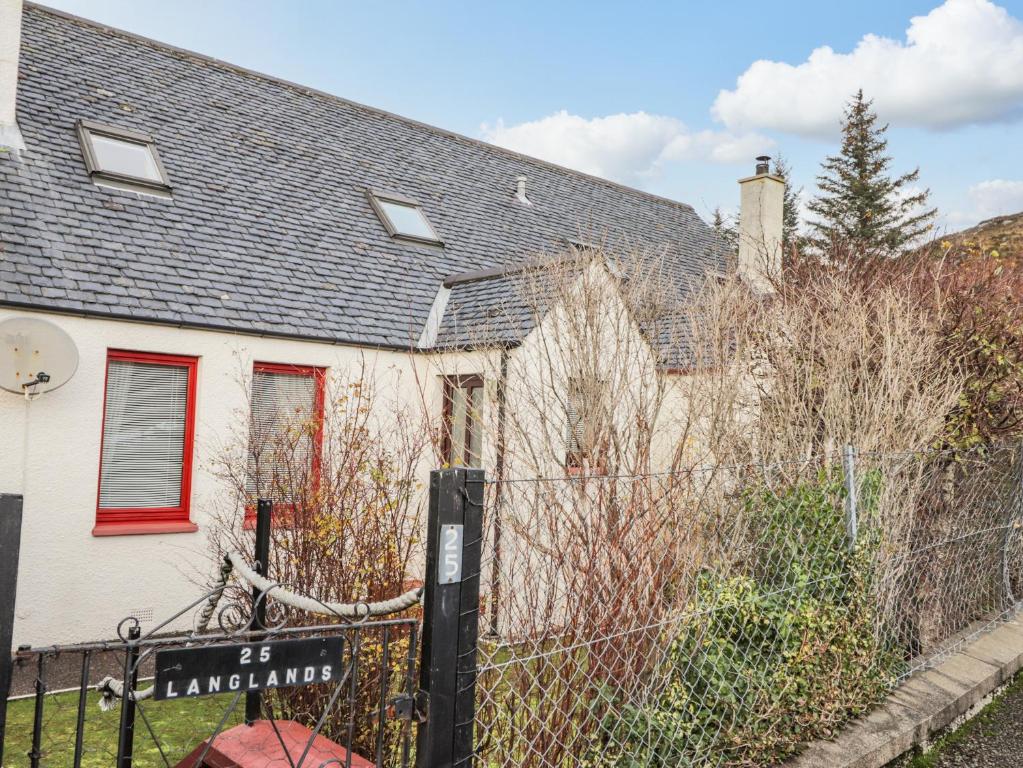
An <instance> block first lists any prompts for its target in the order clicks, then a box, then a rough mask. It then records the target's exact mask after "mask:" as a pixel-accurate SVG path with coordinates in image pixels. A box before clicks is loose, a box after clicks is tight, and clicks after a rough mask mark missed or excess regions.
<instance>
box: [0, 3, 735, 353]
mask: <svg viewBox="0 0 1023 768" xmlns="http://www.w3.org/2000/svg"><path fill="white" fill-rule="evenodd" d="M22 34H23V38H22V50H21V62H20V80H19V92H18V122H19V126H20V128H21V132H22V135H23V136H24V139H25V143H26V146H27V149H26V150H25V151H24V152H21V153H15V152H11V153H4V154H0V303H2V304H7V305H15V306H27V307H35V308H45V309H49V310H54V311H66V312H74V313H81V314H97V315H103V316H114V317H120V318H126V319H135V320H141V321H153V322H163V323H173V324H184V325H194V326H200V327H210V328H221V329H230V330H239V331H246V332H259V333H267V334H279V335H283V336H291V337H299V338H309V339H325V340H330V341H336V342H346V343H356V344H366V345H379V346H393V347H408V346H409V345H410V344H414V343H415V342H416V341H417V340H418V339H419V337H420V334H421V332H422V330H423V327H424V324H425V322H426V320H427V316H428V315H429V312H430V308H431V306H432V304H433V301H434V297H435V296H436V294H437V292H438V290H439V289H440V287H441V285H442V282H443V280H444V278H445V277H446V276H449V275H452V274H454V273H460V272H466V271H470V270H477V269H484V268H488V267H494V266H499V265H506V264H511V263H517V262H521V261H523V260H524V259H526V258H529V257H530V256H531V255H533V254H536V253H538V252H541V251H552V250H557V249H558V248H561V247H562V245H563V243H564V241H565V238H570V237H576V236H578V234H579V233H580V232H588V233H598V236H600V237H607V238H608V241H609V242H614V243H617V244H619V245H622V244H630V245H641V246H643V247H646V248H656V249H664V250H665V252H666V254H667V259H668V264H669V268H670V269H671V270H673V272H674V273H677V275H678V277H679V280H680V281H683V280H686V279H688V278H689V277H693V276H696V275H699V274H702V273H703V272H704V270H705V269H706V268H708V267H710V268H715V269H720V267H721V264H722V258H723V257H722V256H721V254H722V253H723V251H722V249H721V245H720V243H719V241H718V240H717V238H716V237H715V236H714V234H713V232H712V231H711V230H710V229H709V227H707V225H706V224H705V223H704V222H703V221H701V220H700V218H699V217H698V216H697V215H696V213H695V212H694V211H693V209H692V208H691V207H690V206H688V205H685V204H682V203H677V202H674V201H670V200H665V199H663V198H658V197H655V196H652V195H649V194H646V193H643V192H640V191H637V190H632V189H628V188H626V187H623V186H620V185H617V184H614V183H612V182H608V181H604V180H601V179H598V178H595V177H592V176H587V175H585V174H581V173H577V172H574V171H570V170H567V169H564V168H560V167H558V166H555V165H551V164H549V163H545V162H543V161H540V160H535V159H532V158H528V157H525V156H522V155H519V154H516V153H513V152H509V151H506V150H503V149H499V148H496V147H493V146H490V145H487V144H485V143H482V142H479V141H476V140H473V139H469V138H466V137H463V136H459V135H456V134H452V133H449V132H447V131H443V130H441V129H438V128H433V127H430V126H427V125H424V124H421V123H418V122H415V121H412V120H408V119H405V118H401V117H397V116H395V115H392V114H389V113H386V112H382V111H379V110H376V109H372V108H369V107H366V106H362V105H359V104H356V103H353V102H350V101H346V100H344V99H340V98H338V97H335V96H331V95H328V94H324V93H321V92H317V91H314V90H310V89H307V88H303V87H301V86H298V85H295V84H291V83H286V82H283V81H280V80H277V79H274V78H271V77H267V76H264V75H259V74H256V73H252V72H249V71H246V70H242V69H240V68H238V67H234V66H232V65H229V64H225V63H223V62H219V61H216V60H213V59H209V58H206V57H203V56H199V55H197V54H193V53H189V52H186V51H181V50H179V49H175V48H172V47H170V46H166V45H163V44H160V43H156V42H153V41H149V40H146V39H143V38H139V37H137V36H134V35H131V34H128V33H125V32H121V31H118V30H113V29H110V28H106V27H103V26H101V25H98V24H95V23H92V22H88V21H85V20H82V19H77V18H74V17H70V16H68V15H66V14H63V13H60V12H57V11H52V10H49V9H45V8H42V7H39V6H34V5H29V4H26V7H25V14H24V21H23V33H22ZM79 119H87V120H94V121H97V122H100V123H106V124H111V125H115V126H120V127H124V128H127V129H132V130H137V131H142V132H145V133H148V134H151V135H153V136H155V137H156V141H157V147H158V149H159V152H160V156H161V159H162V160H163V164H164V165H165V166H166V168H167V172H168V174H169V176H170V181H171V184H172V185H173V197H172V199H169V200H164V199H159V198H156V197H149V196H137V195H135V194H133V193H130V192H123V191H116V190H111V189H109V188H104V187H100V186H97V185H96V184H94V183H93V182H92V181H91V180H90V178H89V176H88V175H87V173H86V169H85V165H84V162H83V160H82V155H81V151H80V149H79V146H78V141H77V138H76V135H75V122H76V121H77V120H79ZM519 175H526V176H527V177H528V178H529V183H528V195H529V198H530V200H531V201H532V203H533V205H531V206H526V205H523V204H522V203H520V202H518V201H517V200H516V199H515V195H514V190H515V178H516V177H517V176H519ZM367 188H372V189H378V190H381V191H386V192H394V193H400V194H402V195H405V196H408V197H411V198H414V199H416V200H417V201H418V202H419V203H420V204H421V206H422V208H423V210H424V211H425V213H426V215H427V217H428V218H429V220H430V221H431V222H432V223H433V225H434V227H435V228H436V229H437V231H438V232H439V233H440V235H441V237H442V238H443V240H444V247H443V248H439V247H436V246H430V245H422V244H412V243H407V242H400V241H396V240H392V239H391V238H390V237H388V235H387V233H386V231H385V229H384V227H383V226H382V225H381V223H380V221H379V220H378V219H377V217H376V215H375V214H374V213H373V211H372V209H371V207H370V204H369V202H368V199H367V197H366V192H365V191H366V189H367ZM492 282H493V285H498V287H500V283H501V281H500V280H498V281H492ZM470 285H473V284H472V283H469V284H466V286H465V288H464V289H462V290H459V291H453V295H454V294H455V293H459V294H461V293H462V292H463V290H464V292H465V293H467V294H468V293H471V292H477V293H479V292H480V291H484V290H488V288H487V287H485V286H484V285H478V286H475V287H472V288H470V287H469V286H470ZM493 285H491V286H490V288H489V290H492V291H494V290H497V289H495V288H494V287H493ZM504 287H505V288H507V286H504ZM457 298H458V297H456V299H457Z"/></svg>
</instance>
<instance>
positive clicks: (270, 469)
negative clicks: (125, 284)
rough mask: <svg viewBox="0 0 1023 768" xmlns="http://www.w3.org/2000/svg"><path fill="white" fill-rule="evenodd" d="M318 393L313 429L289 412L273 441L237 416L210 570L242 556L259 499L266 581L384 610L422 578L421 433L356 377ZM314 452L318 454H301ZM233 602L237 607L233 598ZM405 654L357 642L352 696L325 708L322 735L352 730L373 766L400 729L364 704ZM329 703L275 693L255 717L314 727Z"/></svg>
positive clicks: (396, 637)
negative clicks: (266, 533)
mask: <svg viewBox="0 0 1023 768" xmlns="http://www.w3.org/2000/svg"><path fill="white" fill-rule="evenodd" d="M245 383H246V385H247V382H245ZM325 388H326V394H325V407H324V415H323V421H322V423H321V422H320V420H319V419H316V418H313V417H312V416H311V415H310V414H309V413H306V412H304V411H295V412H293V413H280V414H277V418H276V419H274V423H275V426H274V428H273V429H257V428H256V427H255V426H253V425H252V424H251V423H250V419H249V416H248V414H247V413H245V414H242V413H240V414H238V420H237V422H236V427H235V430H234V435H233V438H232V439H231V440H229V441H226V442H225V444H224V445H223V446H222V447H221V449H220V451H219V453H218V457H217V460H216V463H215V470H216V471H217V473H218V474H219V475H220V477H221V478H222V480H223V481H224V483H225V487H226V488H227V489H228V492H227V494H225V496H224V497H223V500H222V502H221V505H220V508H219V509H218V510H217V512H216V528H215V532H214V538H213V541H214V548H215V553H214V554H215V557H216V558H217V559H218V560H219V559H220V558H221V557H222V556H223V554H224V553H225V552H228V551H237V552H242V553H249V552H251V551H252V547H253V541H252V532H251V524H252V514H253V510H254V507H255V502H256V496H257V495H258V496H261V497H264V498H269V499H271V500H272V501H274V502H275V505H274V525H273V527H272V531H271V546H270V562H269V565H268V575H269V578H271V579H273V580H275V581H278V582H280V583H281V584H283V585H286V586H287V588H289V589H291V590H293V591H296V592H298V593H301V594H305V595H312V596H315V597H316V598H318V599H319V600H322V601H325V602H326V601H336V602H356V601H367V602H368V601H374V600H382V599H387V598H391V597H394V596H396V595H398V594H400V593H401V592H403V591H405V590H406V589H407V588H408V587H409V584H410V583H411V582H412V581H414V580H415V579H418V578H420V576H419V570H420V568H421V564H422V562H423V555H422V539H421V517H422V506H423V503H424V498H425V496H424V492H423V489H424V486H423V482H422V466H423V460H424V458H425V457H426V456H428V454H429V449H430V440H431V430H430V429H429V425H425V424H424V423H423V420H422V418H421V415H420V413H419V412H418V411H417V410H414V409H412V408H410V407H407V406H402V405H400V404H397V403H396V402H394V401H390V400H388V399H387V398H385V397H383V396H381V395H380V392H379V389H378V387H377V385H376V383H375V381H374V379H373V378H372V377H371V376H370V375H368V374H367V372H366V371H365V370H363V369H359V370H356V371H354V372H352V373H351V374H348V375H346V374H344V373H339V374H336V375H335V376H334V377H333V378H332V380H330V381H329V382H327V383H326V387H325ZM320 435H322V438H319V437H318V436H320ZM319 440H322V443H321V447H319V448H314V449H312V450H310V446H311V445H313V446H315V444H316V443H317V442H318V441H319ZM235 589H236V590H238V589H240V588H238V587H236V588H235ZM242 592H243V590H242ZM234 597H235V598H236V599H238V600H240V601H244V600H246V595H244V594H243V593H242V594H235V595H234ZM268 607H269V608H270V609H271V611H272V612H273V614H274V615H273V618H272V621H287V623H288V624H289V625H290V626H307V625H313V624H318V623H322V622H323V621H324V620H325V619H324V618H323V617H317V616H310V615H308V614H302V613H298V612H290V613H289V610H288V609H286V608H285V607H284V606H282V605H281V604H275V603H274V602H273V600H272V599H271V600H270V601H269V602H268ZM328 621H329V620H328ZM385 641H386V643H387V645H388V649H387V654H386V658H387V662H386V664H385V654H384V647H383V646H384V644H385ZM408 643H409V637H408V636H407V635H402V634H401V633H399V632H395V631H391V632H390V633H389V634H388V636H387V637H386V638H385V636H384V635H383V633H382V632H380V631H373V632H366V633H364V636H363V637H361V645H360V646H359V648H358V652H357V653H358V690H357V692H356V695H355V696H354V697H353V699H352V700H349V699H348V697H347V696H345V697H342V699H341V700H340V701H339V702H338V703H337V704H336V705H335V707H336V708H335V709H334V710H333V711H332V716H331V717H329V718H328V719H327V721H326V724H325V726H324V731H323V732H324V734H325V735H327V736H329V737H334V738H337V739H338V740H340V741H343V742H345V741H347V735H346V734H345V733H344V731H343V729H345V728H347V723H348V721H349V719H351V720H352V721H353V722H354V737H353V740H352V742H351V743H352V745H353V748H354V749H355V750H356V751H357V752H360V753H361V754H364V755H372V754H374V752H375V749H376V737H377V733H378V729H379V728H384V729H385V734H384V735H385V737H386V738H385V746H386V749H388V750H390V749H394V748H396V739H397V735H398V733H399V731H400V726H399V725H397V724H381V723H380V722H379V720H378V718H377V717H376V715H377V713H376V711H375V707H374V704H375V703H376V702H378V700H379V697H380V695H381V694H380V691H381V687H382V686H383V688H384V689H386V690H388V691H390V692H391V693H392V694H393V693H395V692H397V691H399V690H402V689H403V688H404V685H405V671H406V666H407V661H406V655H407V652H408ZM347 652H349V653H354V652H355V651H354V649H351V648H349V650H348V651H347ZM330 693H331V692H330V691H329V690H324V688H323V687H322V686H312V687H304V688H282V689H277V690H275V691H273V692H272V693H270V694H269V695H268V696H267V697H266V702H267V703H266V704H265V706H271V707H273V708H274V709H275V710H276V714H277V716H278V717H283V718H288V719H296V720H300V721H302V722H305V723H307V724H312V723H314V722H315V721H316V719H317V718H318V717H319V716H320V714H321V713H323V711H324V709H325V707H326V706H327V702H328V698H329V695H330Z"/></svg>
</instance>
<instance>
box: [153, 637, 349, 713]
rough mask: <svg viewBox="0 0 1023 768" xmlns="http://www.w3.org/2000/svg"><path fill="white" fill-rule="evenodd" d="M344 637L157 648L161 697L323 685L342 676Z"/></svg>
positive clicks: (157, 667) (157, 697)
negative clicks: (166, 648)
mask: <svg viewBox="0 0 1023 768" xmlns="http://www.w3.org/2000/svg"><path fill="white" fill-rule="evenodd" d="M343 650H344V638H343V637H315V638H310V639H301V640H273V641H267V642H262V643H240V644H235V645H211V646H206V647H203V648H175V649H172V650H164V651H157V652H156V692H155V693H154V696H155V698H156V699H177V698H182V697H186V696H208V695H210V694H216V693H231V692H238V691H258V690H262V689H264V688H284V687H287V686H296V685H318V684H322V683H330V682H333V681H335V680H340V679H341V678H342V677H343V676H344V673H343V670H342V653H343Z"/></svg>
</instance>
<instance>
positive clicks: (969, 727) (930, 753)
mask: <svg viewBox="0 0 1023 768" xmlns="http://www.w3.org/2000/svg"><path fill="white" fill-rule="evenodd" d="M1021 690H1023V673H1020V674H1018V675H1017V676H1016V679H1015V680H1013V681H1012V682H1011V683H1009V685H1007V686H1006V687H1005V688H1004V689H1003V690H1002V692H1001V693H999V694H998V695H997V696H995V698H994V699H993V700H992V701H991V703H990V704H988V705H987V706H986V707H984V709H982V710H981V711H980V713H979V714H977V715H976V716H975V717H972V718H970V719H969V720H967V721H966V722H965V723H963V725H961V726H960V727H959V728H957V729H956V730H954V731H949V732H948V733H945V734H943V735H942V736H941V737H940V738H939V739H938V740H937V741H935V742H934V745H933V746H932V747H931V748H930V749H929V750H927V751H926V752H923V753H921V754H918V755H916V756H915V757H914V758H913V759H912V760H910V761H909V762H908V763H906V765H905V766H904V768H934V766H935V765H937V764H938V759H939V758H940V757H941V756H942V754H944V753H945V751H946V750H949V749H952V748H953V747H955V746H956V745H957V744H961V743H962V742H964V741H965V740H966V739H968V738H969V737H970V736H972V735H973V734H976V733H981V734H982V735H984V736H993V735H995V734H993V733H992V732H991V730H990V729H991V725H992V721H993V720H994V719H995V718H996V717H997V716H998V714H999V713H1000V712H1001V710H1002V707H1003V706H1004V704H1005V699H1006V697H1008V696H1010V695H1012V694H1015V693H1018V692H1019V691H1021Z"/></svg>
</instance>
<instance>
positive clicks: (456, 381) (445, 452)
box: [441, 373, 483, 467]
mask: <svg viewBox="0 0 1023 768" xmlns="http://www.w3.org/2000/svg"><path fill="white" fill-rule="evenodd" d="M456 389H478V390H479V391H480V397H481V398H482V396H483V377H482V376H480V375H479V374H475V373H474V374H468V375H461V376H445V377H444V412H443V414H442V419H443V425H442V429H441V458H442V460H443V461H444V463H445V464H446V465H448V466H449V467H454V466H460V467H471V466H472V464H471V463H470V459H471V458H472V454H471V453H470V451H469V446H470V445H472V431H473V429H475V428H477V426H478V427H479V428H481V429H482V423H481V424H480V425H477V424H476V423H475V421H474V420H473V418H472V413H470V411H469V409H468V408H467V409H466V412H465V435H463V437H462V444H463V445H464V446H465V452H464V455H463V456H462V457H461V458H462V463H461V464H457V465H456V464H455V463H454V462H453V459H454V458H455V457H454V456H452V455H451V449H452V440H451V428H452V424H451V419H452V405H453V399H454V398H453V393H454V390H456ZM482 405H483V404H482V402H481V403H480V407H481V408H482ZM479 421H480V422H482V417H481V418H480V419H479ZM480 438H481V439H480V443H481V444H482V442H483V440H482V435H480ZM481 450H482V445H481ZM479 459H480V462H481V463H482V461H483V457H482V456H480V457H479Z"/></svg>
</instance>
